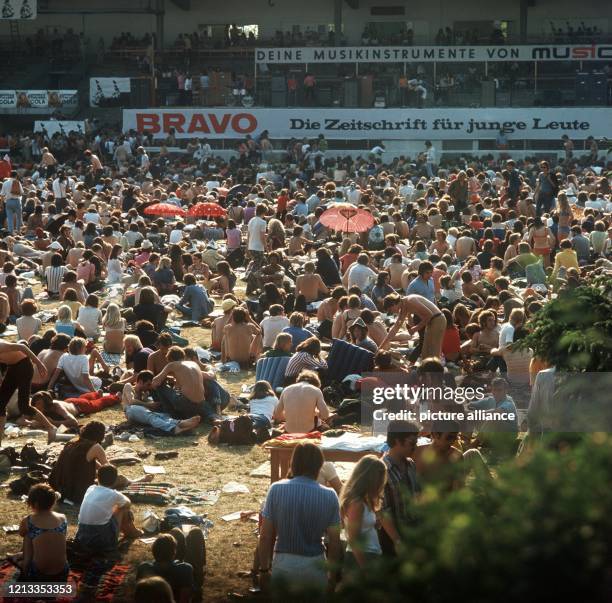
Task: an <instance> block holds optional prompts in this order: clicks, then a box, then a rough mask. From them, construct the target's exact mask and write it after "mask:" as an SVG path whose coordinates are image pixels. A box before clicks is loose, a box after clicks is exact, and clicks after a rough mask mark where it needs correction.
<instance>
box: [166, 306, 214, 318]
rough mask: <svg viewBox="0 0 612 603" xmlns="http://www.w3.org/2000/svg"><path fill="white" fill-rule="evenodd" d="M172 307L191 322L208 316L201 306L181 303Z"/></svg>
mask: <svg viewBox="0 0 612 603" xmlns="http://www.w3.org/2000/svg"><path fill="white" fill-rule="evenodd" d="M174 308H175V310H178V311H179V312H180V313H181V314H182V315H183V316H186V317H187V318H189V319H190V320H192V321H193V322H200V321H201V320H202V319H203V318H205V317H206V316H208V314H207V313H206V312H205V311H204V310H203V309H202V308H192V307H191V306H184V305H183V304H176V306H174Z"/></svg>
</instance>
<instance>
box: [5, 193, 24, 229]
mask: <svg viewBox="0 0 612 603" xmlns="http://www.w3.org/2000/svg"><path fill="white" fill-rule="evenodd" d="M4 207H5V208H6V223H7V225H8V231H9V232H10V233H12V232H14V231H15V230H17V231H19V230H21V227H22V225H23V209H22V207H21V199H7V200H6V203H5V204H4ZM13 218H14V219H15V222H16V224H15V226H13Z"/></svg>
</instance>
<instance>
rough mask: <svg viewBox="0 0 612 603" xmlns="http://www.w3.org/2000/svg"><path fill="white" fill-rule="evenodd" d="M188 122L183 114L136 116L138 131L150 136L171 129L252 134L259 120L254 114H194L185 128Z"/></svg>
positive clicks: (178, 132)
mask: <svg viewBox="0 0 612 603" xmlns="http://www.w3.org/2000/svg"><path fill="white" fill-rule="evenodd" d="M207 118H208V119H207ZM160 121H161V124H160ZM186 122H187V117H186V116H185V114H183V113H162V114H159V113H137V114H136V129H137V130H138V131H139V132H145V133H150V134H159V133H160V132H163V133H167V132H169V131H170V129H171V128H174V130H175V131H176V133H177V134H210V133H214V134H225V133H228V127H229V130H230V132H229V133H230V134H233V133H235V134H250V133H252V132H254V131H255V130H256V129H257V118H256V117H255V116H254V115H253V114H252V113H236V114H235V115H232V114H231V113H223V114H222V115H218V114H215V113H208V114H204V113H193V114H192V115H191V119H190V120H189V122H188V123H187V126H186V127H185V125H186Z"/></svg>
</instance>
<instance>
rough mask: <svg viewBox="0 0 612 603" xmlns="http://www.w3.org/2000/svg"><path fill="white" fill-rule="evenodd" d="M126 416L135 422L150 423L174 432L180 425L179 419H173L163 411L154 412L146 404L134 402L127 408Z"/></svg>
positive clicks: (151, 425)
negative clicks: (141, 404) (140, 404)
mask: <svg viewBox="0 0 612 603" xmlns="http://www.w3.org/2000/svg"><path fill="white" fill-rule="evenodd" d="M125 416H126V417H127V418H128V420H129V421H132V422H133V423H139V424H141V425H149V427H153V428H154V429H159V430H160V431H168V432H173V431H174V429H175V428H176V426H177V425H178V423H179V422H178V420H177V419H173V418H172V417H171V416H170V415H169V414H167V413H162V412H152V411H150V410H149V409H148V408H145V407H144V406H139V405H137V404H132V405H130V406H127V407H126V408H125Z"/></svg>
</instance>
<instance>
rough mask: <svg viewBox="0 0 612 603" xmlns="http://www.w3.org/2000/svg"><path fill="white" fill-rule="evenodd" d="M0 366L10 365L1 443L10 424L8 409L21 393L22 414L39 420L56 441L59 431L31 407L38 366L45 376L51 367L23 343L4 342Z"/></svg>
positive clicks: (1, 394)
mask: <svg viewBox="0 0 612 603" xmlns="http://www.w3.org/2000/svg"><path fill="white" fill-rule="evenodd" d="M0 364H5V365H7V370H6V373H5V375H4V379H3V380H2V384H1V385H0V444H1V443H2V436H3V435H4V425H5V424H6V407H7V405H8V403H9V400H10V399H11V396H12V395H13V393H14V392H15V391H17V405H18V408H19V411H20V412H21V414H22V415H25V416H26V417H30V418H31V417H35V418H36V419H37V421H38V422H39V423H40V425H44V428H45V429H46V430H47V434H48V441H49V442H52V441H53V440H54V439H55V434H56V432H57V429H56V428H55V426H54V425H53V424H52V423H51V422H49V420H48V419H47V418H46V417H45V415H43V414H42V413H41V412H40V411H39V410H36V409H35V408H34V407H32V406H30V384H31V383H32V377H33V376H34V367H35V366H36V367H37V368H38V370H39V372H40V374H41V376H44V375H46V374H47V367H46V366H45V365H44V364H43V363H42V362H41V361H40V360H39V359H38V358H37V357H36V355H35V354H34V352H32V350H30V348H28V347H27V346H25V345H22V344H20V343H8V342H6V341H0Z"/></svg>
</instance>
